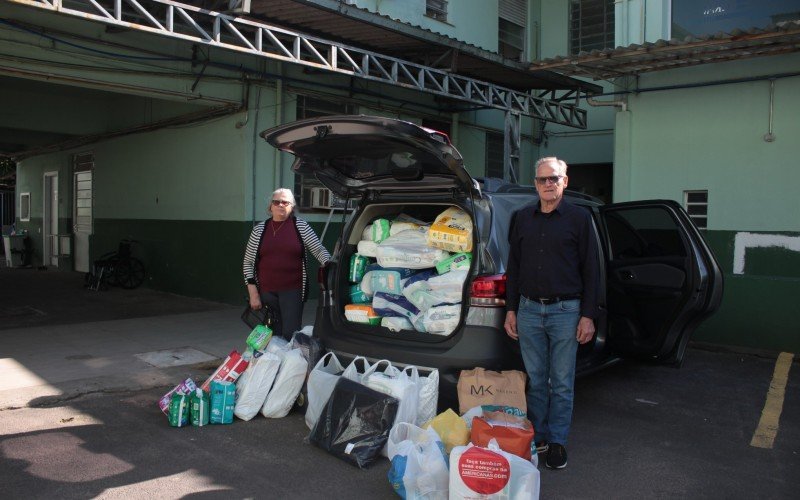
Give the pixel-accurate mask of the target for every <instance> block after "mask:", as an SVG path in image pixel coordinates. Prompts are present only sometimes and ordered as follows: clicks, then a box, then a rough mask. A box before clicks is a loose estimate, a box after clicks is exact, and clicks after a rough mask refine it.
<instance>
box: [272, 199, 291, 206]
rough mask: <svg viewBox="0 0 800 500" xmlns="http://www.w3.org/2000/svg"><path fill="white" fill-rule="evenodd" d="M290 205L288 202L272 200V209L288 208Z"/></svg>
mask: <svg viewBox="0 0 800 500" xmlns="http://www.w3.org/2000/svg"><path fill="white" fill-rule="evenodd" d="M291 204H292V202H291V201H288V200H272V206H273V207H277V206H281V207H288V206H289V205H291Z"/></svg>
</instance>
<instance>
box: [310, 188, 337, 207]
mask: <svg viewBox="0 0 800 500" xmlns="http://www.w3.org/2000/svg"><path fill="white" fill-rule="evenodd" d="M310 191H311V203H309V204H308V206H309V207H311V208H320V209H326V208H332V207H333V193H331V191H330V189H328V188H324V187H315V188H311V190H310Z"/></svg>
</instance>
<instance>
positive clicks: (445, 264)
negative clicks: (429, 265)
mask: <svg viewBox="0 0 800 500" xmlns="http://www.w3.org/2000/svg"><path fill="white" fill-rule="evenodd" d="M471 262H472V253H469V252H461V253H457V254H455V255H453V256H451V257H449V258H447V259H445V260H443V261H441V262H439V263H438V264H436V272H437V273H439V274H444V273H446V272H449V271H453V270H455V269H469V266H470V263H471Z"/></svg>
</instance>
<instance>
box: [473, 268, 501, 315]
mask: <svg viewBox="0 0 800 500" xmlns="http://www.w3.org/2000/svg"><path fill="white" fill-rule="evenodd" d="M469 304H470V305H471V306H478V307H505V305H506V275H505V274H495V275H492V276H478V277H477V278H475V279H474V280H473V281H472V290H471V293H470V298H469Z"/></svg>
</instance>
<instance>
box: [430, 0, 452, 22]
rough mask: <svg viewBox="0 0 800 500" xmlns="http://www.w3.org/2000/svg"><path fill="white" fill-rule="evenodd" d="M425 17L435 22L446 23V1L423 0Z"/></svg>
mask: <svg viewBox="0 0 800 500" xmlns="http://www.w3.org/2000/svg"><path fill="white" fill-rule="evenodd" d="M425 15H426V16H428V17H432V18H433V19H436V20H437V21H442V22H445V21H447V0H425Z"/></svg>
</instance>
